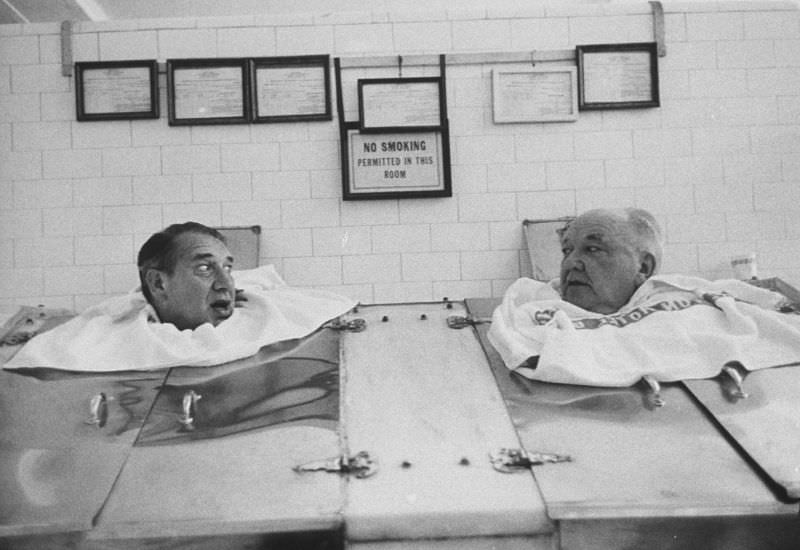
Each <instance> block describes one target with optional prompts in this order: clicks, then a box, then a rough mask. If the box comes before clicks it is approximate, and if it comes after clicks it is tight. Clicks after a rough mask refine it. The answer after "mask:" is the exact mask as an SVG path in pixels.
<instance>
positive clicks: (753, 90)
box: [0, 1, 800, 310]
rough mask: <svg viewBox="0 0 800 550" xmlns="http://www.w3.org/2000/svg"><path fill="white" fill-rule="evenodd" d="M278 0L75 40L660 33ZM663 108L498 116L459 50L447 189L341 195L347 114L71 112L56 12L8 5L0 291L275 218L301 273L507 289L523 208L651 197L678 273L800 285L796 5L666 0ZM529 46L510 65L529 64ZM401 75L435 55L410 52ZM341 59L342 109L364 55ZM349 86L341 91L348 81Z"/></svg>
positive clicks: (279, 249)
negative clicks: (260, 118) (561, 117)
mask: <svg viewBox="0 0 800 550" xmlns="http://www.w3.org/2000/svg"><path fill="white" fill-rule="evenodd" d="M526 4H528V3H518V7H516V8H514V9H510V8H507V9H501V8H490V9H476V8H469V9H461V10H448V9H445V8H438V7H436V8H435V9H431V10H427V11H426V10H419V11H414V10H409V9H407V6H405V8H406V9H403V10H398V11H380V12H365V11H361V12H339V13H320V14H314V13H309V14H277V15H273V16H259V17H227V18H213V19H205V18H202V19H168V20H126V21H113V22H105V23H80V24H76V25H75V26H74V36H73V54H74V59H75V60H76V61H97V60H116V59H147V58H152V59H158V60H159V61H161V62H164V61H165V60H166V59H168V58H174V57H225V56H233V57H237V56H239V57H250V56H253V57H255V56H272V55H301V54H320V53H323V54H324V53H327V54H330V55H331V56H332V57H336V56H339V57H343V58H349V57H360V56H371V55H410V54H420V53H428V54H439V53H445V54H451V53H474V52H518V51H533V50H539V51H546V50H559V49H571V48H573V47H574V46H576V45H578V44H590V43H618V42H640V41H651V40H652V37H653V27H652V16H651V7H650V5H649V4H648V3H647V2H641V3H638V2H625V3H616V4H600V3H581V4H569V3H558V4H556V3H550V4H536V3H531V4H530V5H526ZM664 11H665V31H666V47H667V55H666V56H665V57H662V58H660V59H659V67H660V89H661V107H660V108H657V109H636V110H608V111H593V112H582V113H581V114H580V117H579V120H578V121H576V122H564V123H547V124H545V123H538V124H537V123H529V124H495V123H494V122H493V120H492V97H491V70H492V68H494V67H495V65H492V64H472V65H450V66H448V68H447V101H448V105H447V107H448V112H449V118H450V127H451V138H450V144H451V150H452V175H453V196H452V197H451V198H434V199H401V200H381V201H355V202H351V201H348V202H343V201H342V199H341V196H342V192H341V170H340V159H339V137H338V122H337V120H333V121H330V122H308V123H288V124H249V125H225V126H191V127H185V126H184V127H169V126H168V124H167V117H166V111H167V109H166V90H165V85H166V78H165V76H164V75H163V74H162V75H160V85H161V91H160V96H161V97H160V102H161V111H162V116H161V118H160V119H158V120H140V121H110V122H91V123H90V122H81V123H78V122H77V121H76V120H75V98H74V84H73V81H72V79H71V78H67V77H64V76H62V75H61V65H60V63H61V46H60V36H59V32H60V28H59V25H57V24H33V25H7V26H3V27H0V307H6V308H13V307H14V306H16V305H18V304H38V303H42V304H46V305H50V306H63V307H72V308H76V309H78V310H82V309H84V308H86V307H88V306H90V305H92V304H94V303H97V302H98V301H100V300H102V299H104V298H105V297H107V296H109V295H114V294H119V293H122V292H125V291H127V290H129V289H131V288H133V287H134V286H135V285H136V284H137V276H136V271H135V267H134V262H135V255H136V251H137V250H138V247H139V246H140V245H141V243H142V242H144V240H145V239H146V238H147V236H148V235H149V234H150V233H152V232H154V231H157V230H158V229H160V228H162V227H164V226H166V225H168V224H170V223H174V222H181V221H185V220H189V219H192V220H196V221H199V222H202V223H206V224H209V225H250V224H258V225H261V227H262V245H261V251H260V259H261V262H262V263H272V264H275V266H276V268H277V269H278V271H279V272H280V273H281V274H282V275H283V276H284V278H285V279H286V281H287V282H288V283H289V284H292V285H296V286H313V287H318V288H327V289H331V290H335V291H338V292H341V293H344V294H347V295H350V296H352V297H353V298H356V299H359V300H361V301H363V302H395V301H411V300H433V299H440V298H442V297H444V296H447V297H449V298H451V299H459V298H464V297H482V296H499V295H502V293H503V291H504V290H505V289H506V288H507V286H508V284H510V283H511V282H512V281H513V280H515V279H516V278H518V277H520V276H525V275H528V274H529V273H530V266H529V258H528V256H527V252H526V249H525V243H524V241H523V237H522V228H521V227H522V226H521V222H522V220H524V219H526V218H553V217H560V216H565V215H574V214H576V213H578V212H581V211H583V210H585V209H588V208H593V207H600V206H609V207H620V206H641V207H644V208H647V209H649V210H651V211H652V212H654V213H655V214H656V216H657V217H658V219H659V220H660V222H661V223H662V225H663V227H664V229H665V231H666V237H667V249H666V255H665V265H664V268H663V270H664V271H665V272H683V273H690V274H697V275H701V276H704V277H708V278H720V277H730V276H732V271H731V270H730V266H729V261H730V257H731V256H732V255H734V254H740V253H747V252H750V251H754V252H756V253H757V255H758V263H759V271H760V274H761V275H762V276H780V277H783V278H784V279H786V280H787V281H789V282H791V283H793V284H796V285H797V284H800V222H799V221H798V218H799V217H800V12H798V10H797V6H796V5H795V4H794V3H788V2H716V3H715V2H702V3H700V2H685V3H682V2H669V1H665V2H664ZM525 66H526V64H521V65H514V64H511V65H504V67H512V68H513V67H519V68H524V67H525ZM403 74H404V76H414V75H428V74H436V69H435V68H420V67H417V68H414V67H405V68H404V73H403ZM396 75H397V68H396V67H383V68H373V69H357V70H356V69H348V70H345V71H344V72H343V78H344V84H345V88H344V97H343V99H344V102H345V106H346V110H347V118H348V120H353V119H354V118H355V116H356V114H357V102H356V95H355V81H356V79H357V78H359V77H381V76H396ZM334 99H335V91H334Z"/></svg>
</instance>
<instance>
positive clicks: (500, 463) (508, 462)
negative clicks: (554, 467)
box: [489, 448, 572, 474]
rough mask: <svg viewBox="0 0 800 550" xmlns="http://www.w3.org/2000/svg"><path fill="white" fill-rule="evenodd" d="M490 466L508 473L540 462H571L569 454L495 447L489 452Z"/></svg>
mask: <svg viewBox="0 0 800 550" xmlns="http://www.w3.org/2000/svg"><path fill="white" fill-rule="evenodd" d="M489 459H490V460H491V462H492V467H493V468H494V469H495V470H497V471H498V472H503V473H504V474H509V473H512V472H518V471H521V470H526V469H528V468H530V467H531V466H539V465H542V464H555V463H558V462H571V461H572V457H571V456H569V455H559V454H553V453H529V452H528V451H526V450H525V449H507V448H502V449H497V450H496V451H493V452H490V453H489Z"/></svg>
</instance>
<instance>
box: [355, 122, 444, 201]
mask: <svg viewBox="0 0 800 550" xmlns="http://www.w3.org/2000/svg"><path fill="white" fill-rule="evenodd" d="M343 156H345V157H346V158H343V162H344V163H345V164H343V168H344V169H343V170H342V174H343V199H344V200H358V199H396V198H420V197H449V196H451V195H452V191H451V184H450V151H449V140H448V136H447V129H446V128H445V129H444V131H442V132H438V131H432V132H395V133H383V134H375V133H363V132H359V131H358V129H356V128H353V129H350V130H347V147H346V151H345V155H343Z"/></svg>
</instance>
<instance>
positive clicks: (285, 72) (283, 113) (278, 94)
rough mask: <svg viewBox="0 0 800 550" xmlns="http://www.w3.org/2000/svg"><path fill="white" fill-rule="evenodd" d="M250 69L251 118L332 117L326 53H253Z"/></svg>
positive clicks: (269, 119)
mask: <svg viewBox="0 0 800 550" xmlns="http://www.w3.org/2000/svg"><path fill="white" fill-rule="evenodd" d="M250 73H251V74H250V81H251V83H252V90H251V97H252V122H255V123H263V122H302V121H313V120H332V119H333V110H332V107H331V92H330V90H331V71H330V56H328V55H300V56H286V57H256V58H252V59H251V60H250ZM270 76H274V78H273V79H272V80H268V79H269V77H270Z"/></svg>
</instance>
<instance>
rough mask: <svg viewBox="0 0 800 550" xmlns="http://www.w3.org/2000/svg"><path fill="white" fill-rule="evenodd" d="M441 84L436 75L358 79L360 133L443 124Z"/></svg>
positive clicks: (423, 128)
mask: <svg viewBox="0 0 800 550" xmlns="http://www.w3.org/2000/svg"><path fill="white" fill-rule="evenodd" d="M443 104H444V87H443V85H442V79H441V78H439V77H418V78H375V79H359V81H358V114H359V121H360V130H361V131H362V132H429V131H431V130H440V129H441V128H442V127H443V125H444V118H445V117H444V116H443V111H442V105H443Z"/></svg>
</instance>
